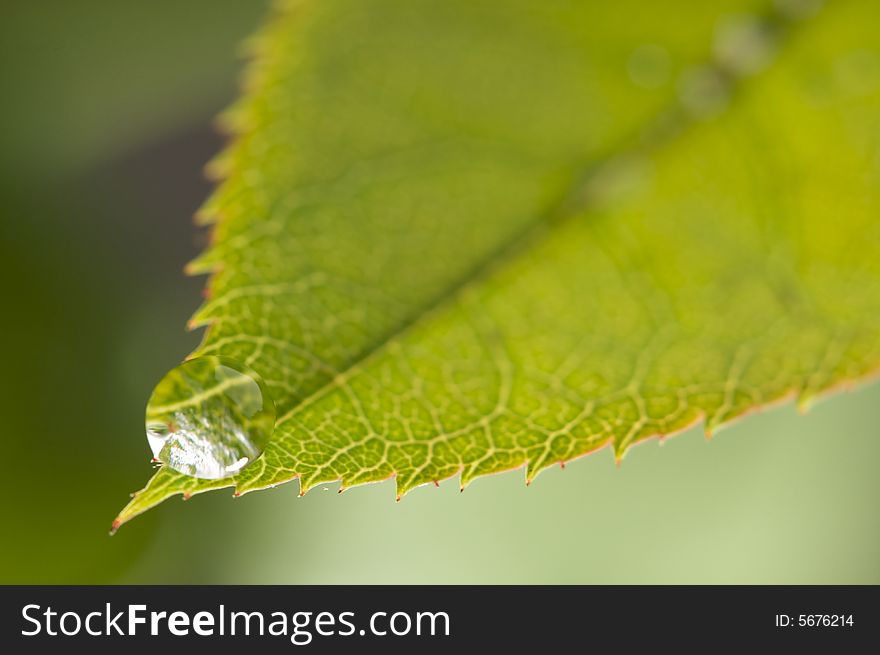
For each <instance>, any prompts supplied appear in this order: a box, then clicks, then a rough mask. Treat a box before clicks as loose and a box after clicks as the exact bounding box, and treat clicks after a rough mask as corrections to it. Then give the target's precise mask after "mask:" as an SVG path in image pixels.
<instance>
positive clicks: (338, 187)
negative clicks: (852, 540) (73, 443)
mask: <svg viewBox="0 0 880 655" xmlns="http://www.w3.org/2000/svg"><path fill="white" fill-rule="evenodd" d="M810 4H812V3H796V2H794V3H792V2H778V3H775V4H774V5H773V6H774V7H778V8H777V9H772V8H771V9H767V8H765V7H764V6H763V4H762V3H758V4H756V3H749V2H715V3H691V2H680V3H644V2H641V1H639V0H619V1H618V2H614V3H586V2H584V3H576V2H562V1H552V2H549V1H548V2H531V1H523V2H510V1H507V0H505V1H500V0H499V1H497V2H490V1H483V2H471V1H470V0H461V1H458V2H451V1H446V0H444V1H440V0H436V1H435V0H419V1H408V2H397V1H393V0H387V1H374V2H369V3H365V2H361V1H360V0H349V1H342V0H335V1H332V2H330V1H328V2H309V1H306V2H296V3H292V4H291V6H290V7H288V8H285V9H283V10H281V11H280V12H279V13H278V14H277V15H276V16H275V17H274V18H273V19H272V20H271V21H270V23H269V25H268V27H267V29H266V31H265V32H264V33H263V34H262V35H261V36H260V38H259V39H257V40H256V54H255V59H254V63H253V64H252V67H251V69H250V74H249V76H248V89H249V90H248V92H247V93H246V94H245V96H244V98H243V100H242V101H241V103H240V104H239V105H238V106H237V107H235V108H234V109H233V110H232V111H231V112H230V114H229V115H228V124H229V125H230V126H231V127H232V129H233V130H234V132H235V133H236V134H237V137H236V139H235V141H234V142H233V144H232V146H231V147H230V148H229V149H228V151H227V152H226V153H225V154H224V155H223V156H221V157H220V158H219V160H218V161H217V162H216V163H215V164H214V167H213V168H214V170H215V171H216V172H217V173H219V174H221V175H222V176H224V178H225V181H224V182H223V183H222V184H221V186H220V187H219V189H218V190H217V192H216V193H215V194H214V196H213V197H212V198H211V200H210V201H209V202H208V203H207V205H206V206H205V208H204V209H203V211H202V212H201V214H200V216H201V218H202V219H203V220H204V221H205V222H215V226H214V243H213V245H212V246H211V248H210V249H209V250H208V251H207V252H206V253H205V254H204V255H203V256H202V257H200V258H199V259H198V260H197V261H196V262H194V264H193V265H192V269H193V271H195V272H211V273H213V277H212V278H211V281H210V284H209V291H210V299H209V300H208V301H207V302H206V303H205V304H204V305H203V307H202V308H201V309H199V311H198V312H197V313H196V315H195V317H194V319H193V324H194V325H198V326H202V325H206V326H208V330H207V332H206V335H205V339H204V342H203V344H202V345H201V346H200V348H199V349H198V350H197V351H196V353H194V354H195V355H220V356H223V357H228V358H230V359H233V360H236V361H239V362H242V363H243V364H245V365H247V366H249V367H251V368H252V369H253V370H255V371H256V372H257V373H259V374H260V375H261V376H262V377H263V379H264V380H265V381H266V383H267V385H268V387H269V389H270V390H271V393H272V395H273V397H274V399H275V403H276V406H277V410H278V417H279V418H278V421H277V424H276V428H275V433H274V437H273V441H272V442H271V443H270V445H269V446H268V448H267V449H266V451H265V453H264V455H263V456H262V457H261V458H260V459H259V460H257V462H255V463H254V464H253V465H252V466H249V467H247V468H245V469H244V470H243V471H242V472H241V473H239V474H238V475H236V476H235V477H234V478H227V479H224V480H217V481H208V480H197V479H194V478H188V477H185V476H182V475H180V474H177V473H174V472H172V471H169V470H167V469H162V470H160V471H158V472H157V473H156V475H155V476H154V477H153V479H152V480H151V481H150V482H149V484H148V485H147V487H146V488H145V489H144V490H142V491H141V492H139V493H138V494H137V495H136V496H135V498H134V499H133V500H132V501H131V503H130V504H129V505H128V506H127V507H126V508H125V509H124V510H123V512H122V513H121V514H120V516H119V518H118V519H117V523H116V525H118V524H119V523H121V522H124V521H126V520H128V519H130V518H131V517H133V516H135V515H137V514H138V513H140V512H143V511H144V510H146V509H148V508H149V507H151V506H153V505H155V504H157V503H159V502H161V501H162V500H164V499H165V498H167V497H169V496H171V495H173V494H178V493H183V494H186V495H189V494H193V493H198V492H202V491H206V490H208V489H213V488H218V487H225V486H234V487H235V489H236V493H237V494H238V493H245V492H248V491H253V490H256V489H263V488H266V487H271V486H275V485H277V484H280V483H283V482H287V481H290V480H293V479H295V478H299V480H300V486H301V491H302V492H303V493H304V492H305V491H306V490H308V489H309V488H311V487H313V486H315V485H317V484H319V483H322V482H329V481H335V480H341V482H342V487H343V488H346V487H350V486H353V485H356V484H362V483H366V482H373V481H379V480H384V479H387V478H390V477H394V478H395V480H396V485H397V493H398V496H400V495H402V494H404V493H406V492H407V491H409V490H410V489H412V488H413V487H416V486H418V485H421V484H425V483H431V482H437V481H439V480H443V479H445V478H449V477H451V476H454V475H457V474H460V479H461V485H462V488H463V487H464V486H465V485H467V484H468V483H469V482H470V481H472V480H473V479H474V478H476V477H478V476H481V475H486V474H489V473H495V472H500V471H505V470H509V469H513V468H517V467H523V466H524V467H525V468H526V478H527V480H531V479H533V478H534V476H535V475H537V473H538V472H540V471H541V470H543V469H545V468H547V467H549V466H551V465H554V464H556V463H564V462H567V461H569V460H571V459H574V458H576V457H578V456H581V455H584V454H587V453H590V452H593V451H596V450H597V449H599V448H602V447H603V446H610V447H611V448H613V451H614V453H615V454H616V456H617V457H618V458H620V457H622V456H623V454H624V452H625V451H626V450H627V449H628V447H629V446H631V445H632V444H635V443H637V442H639V441H642V440H644V439H647V438H649V437H652V436H661V437H662V436H664V435H668V434H672V433H674V432H678V431H680V430H683V429H685V428H687V427H689V426H691V425H693V424H695V423H697V422H699V421H704V422H705V425H706V429H707V432H711V431H714V430H715V429H716V428H718V427H719V426H721V425H723V424H724V423H726V422H728V421H730V420H731V419H733V418H735V417H737V416H740V415H742V414H744V413H746V412H748V411H750V410H753V409H755V408H758V407H764V406H767V405H768V404H770V403H773V402H777V401H781V400H785V399H788V398H793V397H797V398H799V399H800V401H801V402H802V403H803V404H804V405H806V403H808V402H809V400H810V399H812V398H814V397H815V396H816V395H817V394H819V393H820V392H823V391H826V390H828V389H831V388H834V387H837V386H840V385H843V384H849V383H851V382H853V381H857V380H860V379H862V378H864V377H865V376H868V375H870V374H872V373H874V372H876V371H877V369H878V365H880V221H878V220H877V214H878V209H880V43H878V41H877V39H876V33H875V28H874V26H876V25H877V24H878V19H880V6H878V5H877V4H876V3H872V2H867V1H865V2H858V1H854V2H849V3H845V2H838V3H833V4H831V5H830V6H828V7H827V8H825V9H824V10H822V11H821V12H820V13H819V14H818V15H816V16H813V17H809V18H806V17H804V16H801V15H798V12H797V11H795V10H798V9H800V8H802V5H803V6H808V5H810Z"/></svg>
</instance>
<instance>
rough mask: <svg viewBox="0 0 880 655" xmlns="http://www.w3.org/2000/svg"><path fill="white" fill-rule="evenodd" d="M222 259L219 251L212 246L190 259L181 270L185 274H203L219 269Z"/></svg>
mask: <svg viewBox="0 0 880 655" xmlns="http://www.w3.org/2000/svg"><path fill="white" fill-rule="evenodd" d="M221 266H222V261H221V260H220V255H219V253H218V252H217V251H216V250H215V249H214V248H209V249H208V250H205V251H204V252H203V253H202V254H201V255H199V256H198V257H196V258H195V259H193V260H191V261H190V262H189V263H188V264H187V265H186V266H184V268H183V270H184V272H185V273H186V274H187V275H204V274H206V273H216V272H217V271H218V270H220V267H221Z"/></svg>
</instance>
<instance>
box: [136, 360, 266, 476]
mask: <svg viewBox="0 0 880 655" xmlns="http://www.w3.org/2000/svg"><path fill="white" fill-rule="evenodd" d="M274 427H275V405H274V403H273V402H272V398H271V397H270V396H269V393H268V391H267V389H266V385H265V383H264V382H263V381H262V380H261V379H260V377H259V376H258V375H257V374H256V373H254V372H253V371H251V370H249V369H248V368H247V367H245V366H242V365H240V364H237V363H235V362H232V361H229V360H227V359H225V358H224V359H221V358H219V357H198V358H196V359H191V360H189V361H186V362H184V363H183V364H181V365H180V366H178V367H177V368H174V369H172V370H171V371H169V372H168V374H167V375H166V376H165V377H164V378H162V380H161V382H159V384H158V385H156V388H155V389H154V390H153V394H152V396H150V402H149V403H148V404H147V416H146V428H147V441H148V442H149V444H150V449H151V450H152V451H153V456H154V457H155V458H156V459H157V460H159V461H160V462H162V464H163V465H165V466H168V467H169V468H171V469H174V470H175V471H177V472H179V473H183V474H184V475H190V476H192V477H196V478H205V479H208V480H216V479H219V478H225V477H228V476H230V475H233V474H234V473H237V472H238V471H240V470H241V469H243V468H245V467H246V466H248V465H249V464H251V463H252V462H253V461H254V460H255V459H257V458H258V457H259V456H260V455H261V454H262V452H263V449H264V448H265V447H266V445H267V444H268V443H269V439H270V438H271V436H272V430H273V429H274Z"/></svg>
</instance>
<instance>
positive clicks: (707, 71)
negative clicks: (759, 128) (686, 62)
mask: <svg viewBox="0 0 880 655" xmlns="http://www.w3.org/2000/svg"><path fill="white" fill-rule="evenodd" d="M678 98H679V100H680V101H681V104H682V106H683V107H684V108H685V109H686V110H687V111H688V113H690V114H691V115H693V116H695V117H697V118H708V117H710V116H713V115H715V114H718V113H719V112H721V110H723V109H724V108H725V107H726V106H727V103H728V102H729V100H730V89H729V85H728V83H727V82H726V81H725V79H724V78H723V76H722V75H721V73H719V72H718V71H717V70H715V69H714V68H712V67H711V66H701V67H697V68H692V69H690V70H688V71H686V72H685V73H684V74H683V75H682V77H681V80H680V81H679V85H678Z"/></svg>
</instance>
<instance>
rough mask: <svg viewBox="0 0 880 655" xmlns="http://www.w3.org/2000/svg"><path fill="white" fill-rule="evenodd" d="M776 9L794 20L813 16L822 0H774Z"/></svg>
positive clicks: (822, 2) (819, 7) (820, 5)
mask: <svg viewBox="0 0 880 655" xmlns="http://www.w3.org/2000/svg"><path fill="white" fill-rule="evenodd" d="M773 4H774V6H775V7H776V11H778V12H779V13H780V14H782V15H783V16H786V17H787V18H793V19H795V20H797V19H800V18H809V17H811V16H814V15H815V14H816V13H817V12H818V11H819V10H820V9H821V8H822V5H823V4H824V1H823V0H775V2H774V3H773Z"/></svg>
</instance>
